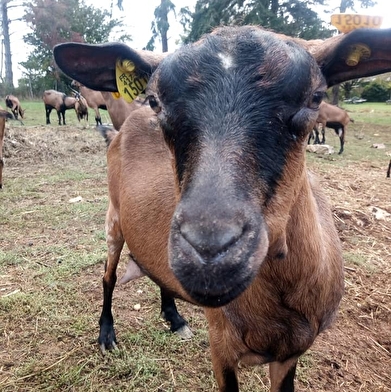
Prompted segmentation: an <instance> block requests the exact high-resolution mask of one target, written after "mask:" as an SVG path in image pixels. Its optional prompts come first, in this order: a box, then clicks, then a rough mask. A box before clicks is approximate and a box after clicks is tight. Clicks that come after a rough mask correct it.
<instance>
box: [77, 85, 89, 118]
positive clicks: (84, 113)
mask: <svg viewBox="0 0 391 392" xmlns="http://www.w3.org/2000/svg"><path fill="white" fill-rule="evenodd" d="M75 99H76V102H75V112H76V117H77V120H78V121H79V122H80V120H82V119H85V120H86V121H87V122H88V105H87V101H86V99H85V98H84V97H83V96H82V95H81V94H80V93H78V92H77V93H75Z"/></svg>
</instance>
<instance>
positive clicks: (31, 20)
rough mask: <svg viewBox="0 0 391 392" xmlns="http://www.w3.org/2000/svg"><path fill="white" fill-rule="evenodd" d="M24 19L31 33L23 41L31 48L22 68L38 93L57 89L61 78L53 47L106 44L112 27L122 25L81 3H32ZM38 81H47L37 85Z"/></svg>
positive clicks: (37, 0)
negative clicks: (69, 42) (83, 43)
mask: <svg viewBox="0 0 391 392" xmlns="http://www.w3.org/2000/svg"><path fill="white" fill-rule="evenodd" d="M24 19H25V21H26V22H27V24H28V25H29V26H30V27H31V29H32V31H33V32H32V33H30V34H27V35H25V36H24V41H25V42H26V43H27V44H29V45H31V46H32V47H33V48H34V49H33V51H32V52H31V53H30V54H29V56H28V58H27V60H26V61H25V62H22V63H21V65H22V66H23V67H24V68H25V69H26V72H25V74H26V75H29V78H30V81H32V82H33V83H35V84H34V86H33V90H36V88H38V89H39V90H41V91H42V88H47V87H51V88H53V87H54V88H55V87H57V83H58V82H59V81H60V80H61V78H62V75H61V73H60V72H59V71H58V70H57V68H56V66H55V64H54V60H53V54H52V50H53V47H54V46H55V45H56V44H59V43H62V42H68V41H73V42H87V43H101V42H107V41H108V38H109V35H110V33H111V32H112V30H113V29H114V27H119V26H121V24H122V23H121V22H120V21H118V20H116V19H111V18H110V14H109V12H108V11H106V10H101V9H96V8H94V7H92V6H87V5H86V4H85V3H84V1H83V0H34V1H33V2H32V3H29V4H28V6H27V10H26V14H25V17H24ZM40 78H45V79H46V81H45V82H44V83H43V82H41V81H40V82H39V83H38V82H37V81H38V80H39V79H40ZM64 80H65V79H64ZM48 85H49V86H48Z"/></svg>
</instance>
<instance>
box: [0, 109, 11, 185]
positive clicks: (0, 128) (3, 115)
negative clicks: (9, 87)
mask: <svg viewBox="0 0 391 392" xmlns="http://www.w3.org/2000/svg"><path fill="white" fill-rule="evenodd" d="M7 118H13V117H12V114H11V113H9V112H7V111H6V110H3V109H2V108H0V189H2V188H3V167H4V160H3V145H4V138H5V121H6V119H7Z"/></svg>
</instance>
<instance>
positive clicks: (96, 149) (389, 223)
mask: <svg viewBox="0 0 391 392" xmlns="http://www.w3.org/2000/svg"><path fill="white" fill-rule="evenodd" d="M83 132H84V134H83ZM389 132H391V129H390V130H389ZM346 150H347V151H348V150H349V144H347V145H346ZM4 151H5V153H4V156H5V158H6V164H7V165H6V167H5V169H4V184H5V186H7V176H8V177H9V178H12V177H15V176H17V175H18V173H21V172H22V171H23V175H26V176H28V175H35V174H34V173H35V171H36V170H37V168H41V167H43V166H44V165H50V164H53V162H57V163H58V162H59V161H61V160H68V159H76V160H78V164H79V165H86V167H87V165H91V163H89V160H88V157H92V156H96V155H97V154H98V155H100V154H102V155H104V153H105V145H104V143H102V141H101V140H100V139H99V138H96V137H95V136H94V135H93V131H91V130H88V131H86V130H80V129H77V130H75V129H74V128H71V127H69V128H66V127H64V128H62V129H61V133H59V132H58V131H56V129H55V128H47V127H41V128H40V127H36V128H35V129H28V130H27V129H23V127H18V128H17V129H10V130H9V132H8V136H7V138H6V143H5V149H4ZM383 162H384V160H383ZM309 166H310V168H311V169H312V170H313V171H315V172H316V173H318V174H319V176H320V179H321V183H322V185H323V187H324V189H325V190H326V192H327V194H328V196H329V198H330V200H331V202H332V205H333V213H334V217H335V222H336V225H337V227H338V230H339V234H340V238H341V240H342V244H343V250H344V254H345V262H346V267H345V273H346V278H345V282H346V293H345V296H344V298H343V301H342V304H341V307H340V312H339V315H338V318H337V320H336V322H335V324H334V325H333V327H332V328H331V329H329V330H328V331H327V332H325V333H323V334H322V335H321V336H319V337H318V339H317V340H316V342H315V344H314V346H313V347H312V348H311V350H310V355H311V364H310V365H309V366H305V365H303V364H302V367H305V369H304V370H303V373H304V375H302V374H301V373H300V377H298V382H297V386H298V390H299V391H318V392H319V391H325V392H331V391H346V392H359V391H360V392H365V391H368V392H386V391H391V247H390V244H391V220H390V218H389V217H384V216H381V212H382V211H385V212H388V213H389V214H391V179H390V178H386V176H385V171H386V168H387V167H386V166H384V165H382V164H380V163H379V162H373V161H371V160H368V159H364V160H363V161H359V162H355V161H352V160H347V162H346V163H341V164H338V165H337V164H332V163H330V162H328V161H327V160H325V159H321V158H311V159H310V162H309ZM99 170H100V171H101V172H102V179H101V182H100V184H98V185H97V188H101V189H102V191H101V195H96V197H97V198H99V197H105V196H104V195H105V192H106V179H105V177H104V168H100V169H99ZM95 186H96V184H95ZM46 187H47V199H46V201H45V202H47V203H50V202H51V199H52V198H58V189H57V190H56V189H53V188H52V187H51V185H50V183H49V182H48V183H47V185H46ZM379 209H380V210H379ZM376 213H377V214H378V215H376ZM102 219H103V216H102ZM39 227H40V226H39V222H37V223H36V224H32V225H30V226H29V227H28V228H26V231H24V232H23V233H19V236H20V235H22V236H23V235H25V236H26V241H27V242H28V240H27V238H30V237H31V233H29V232H28V230H32V231H35V232H36V231H37V230H40V229H39ZM3 229H4V230H5V229H6V228H5V227H3ZM75 230H76V229H75ZM71 234H72V233H68V235H69V236H70V235H71ZM73 234H74V233H73ZM64 240H65V241H71V240H70V239H69V238H64ZM18 242H19V243H20V242H23V238H18ZM6 246H10V244H6ZM41 262H43V263H49V261H47V260H45V258H44V257H43V258H42V259H41ZM9 271H10V273H12V271H13V269H12V268H10V270H9ZM86 272H87V273H88V274H89V281H90V282H94V283H93V284H92V283H90V286H89V287H90V290H89V292H88V295H87V299H88V300H90V299H91V300H92V301H96V302H97V305H96V306H97V307H99V304H100V301H101V288H100V279H101V272H102V269H101V266H99V267H97V266H93V267H90V268H88V269H86ZM75 279H80V284H81V285H83V284H85V283H83V282H82V281H83V279H84V280H85V277H75ZM6 289H7V290H6V291H2V292H1V293H0V295H4V293H8V292H11V291H12V290H13V289H15V287H13V286H11V287H6ZM133 290H134V292H133ZM136 290H137V286H135V287H134V288H130V287H129V289H128V290H127V291H126V293H125V292H124V291H119V292H117V293H116V301H118V302H121V301H120V300H121V298H122V299H125V298H126V297H128V298H129V297H130V296H131V295H133V294H134V295H137V294H136ZM183 306H184V309H185V312H186V311H187V312H188V314H190V315H192V316H191V317H192V318H196V317H201V316H200V315H199V314H195V313H197V311H195V310H194V309H193V308H192V307H189V308H186V306H187V305H183ZM186 309H187V310H186ZM122 311H123V309H122ZM157 311H158V309H156V312H157ZM198 313H199V312H198ZM122 317H124V318H125V317H126V316H125V315H122ZM132 320H133V321H132ZM132 320H131V317H130V318H129V320H126V322H129V323H130V324H131V323H135V321H134V319H133V318H132ZM8 328H9V326H8ZM3 337H4V336H3ZM3 337H2V338H3ZM2 338H0V339H2ZM90 340H91V337H90ZM57 343H58V342H57ZM54 344H55V342H53V347H47V349H48V350H56V348H55V347H54ZM203 350H204V352H205V353H208V349H207V347H206V348H205V347H204V348H203ZM14 355H15V356H16V355H17V354H14ZM0 358H1V356H0ZM194 366H197V365H196V364H195V365H194ZM203 366H204V365H203ZM8 370H9V369H7V368H6V366H5V364H1V363H0V377H1V375H6V376H7V377H9V373H7V371H8ZM193 370H194V369H193ZM195 371H196V370H195ZM245 371H246V370H244V372H245ZM241 378H243V376H241ZM261 378H262V380H263V381H264V382H265V384H267V378H266V376H262V377H261ZM8 380H9V378H8ZM0 381H1V380H0ZM7 382H9V381H7ZM0 389H1V383H0ZM20 390H22V389H20ZM29 390H30V389H29ZM36 390H39V388H38V387H37V389H36ZM70 390H71V389H70ZM177 390H180V389H177ZM189 390H207V389H200V388H196V389H192V388H191V387H189Z"/></svg>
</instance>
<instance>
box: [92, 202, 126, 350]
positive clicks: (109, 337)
mask: <svg viewBox="0 0 391 392" xmlns="http://www.w3.org/2000/svg"><path fill="white" fill-rule="evenodd" d="M106 242H107V248H108V251H107V261H106V264H105V273H104V275H103V307H102V313H101V316H100V319H99V325H100V332H99V338H98V343H99V345H100V349H101V351H102V353H103V354H104V353H105V351H106V349H112V348H116V347H117V346H116V343H117V339H116V336H115V331H114V319H113V314H112V312H111V305H112V299H113V291H114V287H115V283H116V281H117V272H116V271H117V266H118V262H119V259H120V256H121V251H122V248H123V246H124V239H123V236H122V232H121V228H120V226H119V219H118V214H117V212H116V211H115V209H114V207H113V206H112V204H111V203H110V205H109V209H108V211H107V216H106Z"/></svg>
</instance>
